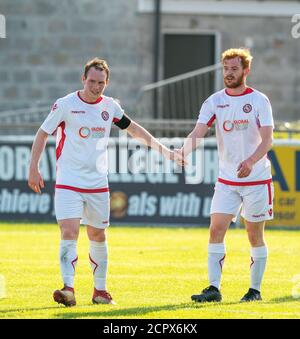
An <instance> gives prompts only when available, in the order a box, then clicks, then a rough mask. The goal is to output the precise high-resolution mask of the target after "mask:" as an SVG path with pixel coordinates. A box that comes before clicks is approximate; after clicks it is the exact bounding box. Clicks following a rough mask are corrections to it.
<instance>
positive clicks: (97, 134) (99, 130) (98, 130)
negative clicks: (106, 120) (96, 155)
mask: <svg viewBox="0 0 300 339" xmlns="http://www.w3.org/2000/svg"><path fill="white" fill-rule="evenodd" d="M79 135H80V137H81V138H83V139H86V138H88V137H91V138H94V139H100V138H103V137H104V135H105V127H91V128H88V127H81V128H80V129H79Z"/></svg>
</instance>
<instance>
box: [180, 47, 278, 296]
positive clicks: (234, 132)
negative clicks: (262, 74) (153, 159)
mask: <svg viewBox="0 0 300 339" xmlns="http://www.w3.org/2000/svg"><path fill="white" fill-rule="evenodd" d="M251 61H252V56H251V54H250V51H249V50H248V49H245V48H232V49H228V50H226V51H225V52H224V53H223V54H222V64H223V78H224V84H225V88H224V89H222V90H221V91H219V92H216V93H214V94H213V95H211V96H210V97H209V98H208V99H207V100H206V101H205V102H204V103H203V105H202V107H201V110H200V113H199V117H198V121H197V123H196V126H195V128H194V130H193V131H192V132H191V133H190V134H189V136H188V138H187V139H186V141H185V143H184V145H183V147H182V148H181V150H177V152H178V153H181V154H182V155H183V156H185V157H186V156H187V155H188V154H189V153H190V152H191V151H192V150H193V149H194V148H195V147H197V144H198V142H197V139H200V138H203V137H204V136H205V134H206V133H207V131H208V129H209V128H210V127H211V126H212V124H213V123H215V127H216V138H217V145H218V155H219V177H218V180H217V183H216V185H215V192H214V196H213V199H212V204H211V223H210V237H209V244H208V278H209V286H208V287H207V288H205V289H204V290H203V291H202V292H201V293H200V294H195V295H193V296H192V300H194V301H196V302H208V301H221V299H222V295H221V292H220V283H221V274H222V267H223V264H224V261H225V255H226V250H225V235H226V231H227V229H228V227H229V225H230V223H231V222H232V220H234V219H235V218H236V216H237V214H238V213H239V211H240V209H241V215H242V216H243V218H244V220H245V227H246V231H247V233H248V239H249V242H250V245H251V249H250V256H251V264H250V271H251V274H250V275H251V281H250V288H249V291H248V292H247V293H246V294H245V295H244V296H243V297H242V299H241V301H242V302H245V301H254V300H261V293H260V291H261V282H262V278H263V274H264V271H265V266H266V261H267V254H268V250H267V245H266V242H265V239H264V228H265V223H266V220H270V219H272V218H273V184H272V175H271V163H270V160H269V159H268V156H267V153H268V151H269V150H270V148H271V146H272V140H273V127H274V123H273V117H272V108H271V104H270V101H269V99H268V98H267V97H266V95H264V94H263V93H261V92H259V91H258V90H256V89H253V88H250V87H248V86H247V84H246V79H247V76H248V75H249V73H250V69H251Z"/></svg>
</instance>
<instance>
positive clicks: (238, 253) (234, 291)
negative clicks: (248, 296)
mask: <svg viewBox="0 0 300 339" xmlns="http://www.w3.org/2000/svg"><path fill="white" fill-rule="evenodd" d="M108 237H109V272H108V289H109V292H110V293H111V294H112V296H113V297H114V299H115V300H116V302H117V305H114V306H113V305H93V304H92V303H91V296H92V289H93V280H92V272H91V268H90V266H89V261H88V240H87V236H86V231H85V228H84V227H82V228H81V230H80V238H79V242H78V256H79V261H78V265H77V268H76V280H75V291H76V298H77V306H75V307H73V308H65V307H64V306H62V305H57V304H56V303H55V302H54V301H53V299H52V292H53V290H55V289H57V288H61V287H62V282H61V278H60V272H59V262H58V248H59V229H58V227H57V226H56V225H42V224H32V225H30V224H5V223H1V224H0V275H1V276H2V281H3V280H4V281H5V287H4V286H2V293H3V292H6V295H5V297H4V298H1V299H0V318H51V319H55V318H105V319H116V318H138V319H142V318H149V319H172V318H174V319H202V318H300V299H299V298H298V299H297V298H295V297H297V295H299V296H300V255H299V253H300V251H299V249H300V232H299V231H285V230H280V231H279V230H267V231H266V239H267V242H268V247H269V260H268V263H267V269H266V272H265V278H264V282H263V287H262V297H263V301H262V302H258V303H250V304H240V303H239V300H240V298H241V297H242V296H243V294H244V293H245V292H246V291H247V289H248V287H249V264H250V258H249V244H248V240H247V236H246V232H245V230H243V229H239V230H236V229H231V230H229V231H228V234H227V237H226V247H227V256H226V260H225V265H224V268H223V280H222V286H221V289H222V294H223V301H222V303H210V304H196V303H193V302H191V300H190V296H191V294H194V293H198V292H199V291H200V290H201V289H202V288H204V287H206V286H207V264H206V262H207V239H208V230H207V229H203V228H202V229H201V228H198V229H196V228H187V229H183V228H150V227H149V228H146V227H144V228H142V227H133V228H130V227H110V229H109V232H108ZM4 289H5V291H3V290H4Z"/></svg>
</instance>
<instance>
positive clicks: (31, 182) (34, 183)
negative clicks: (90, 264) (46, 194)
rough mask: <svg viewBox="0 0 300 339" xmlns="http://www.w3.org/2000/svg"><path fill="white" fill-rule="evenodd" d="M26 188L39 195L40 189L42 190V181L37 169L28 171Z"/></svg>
mask: <svg viewBox="0 0 300 339" xmlns="http://www.w3.org/2000/svg"><path fill="white" fill-rule="evenodd" d="M28 186H29V187H30V188H31V189H32V190H33V191H34V192H35V193H39V194H41V188H44V187H45V185H44V180H43V178H42V176H41V174H40V172H39V170H38V168H30V169H29V177H28Z"/></svg>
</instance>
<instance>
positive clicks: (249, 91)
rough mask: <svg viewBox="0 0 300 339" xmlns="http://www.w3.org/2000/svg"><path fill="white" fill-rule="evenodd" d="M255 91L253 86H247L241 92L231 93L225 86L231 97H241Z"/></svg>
mask: <svg viewBox="0 0 300 339" xmlns="http://www.w3.org/2000/svg"><path fill="white" fill-rule="evenodd" d="M252 92H253V89H252V88H251V87H247V88H246V89H245V90H244V92H243V93H241V94H236V95H235V94H229V93H228V90H227V88H225V93H226V94H227V95H229V96H230V97H241V96H242V95H246V94H250V93H252Z"/></svg>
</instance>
